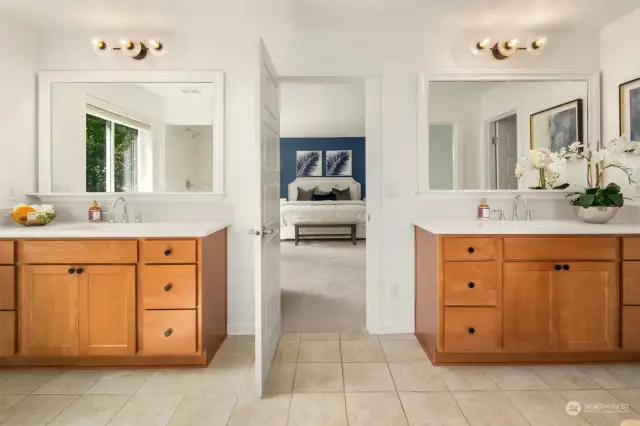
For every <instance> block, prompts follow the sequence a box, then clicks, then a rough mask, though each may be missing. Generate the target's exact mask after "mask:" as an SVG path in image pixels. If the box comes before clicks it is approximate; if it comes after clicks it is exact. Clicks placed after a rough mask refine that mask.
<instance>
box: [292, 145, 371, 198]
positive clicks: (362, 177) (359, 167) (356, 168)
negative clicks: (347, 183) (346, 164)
mask: <svg viewBox="0 0 640 426" xmlns="http://www.w3.org/2000/svg"><path fill="white" fill-rule="evenodd" d="M364 142H365V139H364V138H363V137H362V138H361V137H357V138H282V139H280V197H281V198H287V195H288V188H289V184H290V183H291V182H293V181H294V180H296V151H312V150H317V151H322V176H326V175H327V170H326V168H327V165H326V158H327V150H328V151H335V150H341V149H350V150H351V151H352V154H351V155H352V156H351V164H352V172H353V179H355V181H356V182H358V183H360V184H361V185H362V196H363V197H366V195H367V175H366V158H367V155H366V151H365V143H364Z"/></svg>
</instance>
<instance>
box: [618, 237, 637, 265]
mask: <svg viewBox="0 0 640 426" xmlns="http://www.w3.org/2000/svg"><path fill="white" fill-rule="evenodd" d="M622 257H623V258H624V259H625V260H640V237H625V238H623V239H622Z"/></svg>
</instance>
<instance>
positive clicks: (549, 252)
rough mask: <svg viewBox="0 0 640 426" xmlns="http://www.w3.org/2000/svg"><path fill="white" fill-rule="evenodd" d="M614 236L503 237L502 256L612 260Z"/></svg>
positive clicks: (509, 257) (616, 251)
mask: <svg viewBox="0 0 640 426" xmlns="http://www.w3.org/2000/svg"><path fill="white" fill-rule="evenodd" d="M618 246H619V244H618V239H617V238H615V237H566V238H565V237H531V238H529V237H527V238H505V239H504V258H505V259H506V260H565V261H569V260H615V259H617V258H618Z"/></svg>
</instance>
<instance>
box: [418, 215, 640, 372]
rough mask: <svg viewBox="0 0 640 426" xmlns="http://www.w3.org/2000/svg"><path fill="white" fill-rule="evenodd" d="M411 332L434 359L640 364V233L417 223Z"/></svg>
mask: <svg viewBox="0 0 640 426" xmlns="http://www.w3.org/2000/svg"><path fill="white" fill-rule="evenodd" d="M414 225H415V256H416V295H415V330H416V331H415V333H416V336H417V338H418V340H419V341H420V343H421V344H422V345H423V347H424V348H425V350H426V352H427V354H428V356H429V358H430V359H431V360H432V362H434V363H435V364H473V363H580V362H616V361H639V360H640V328H639V327H638V324H640V230H638V227H633V226H623V225H615V224H608V225H591V224H583V223H580V222H571V221H566V222H562V221H559V222H543V221H541V222H535V221H534V222H478V221H467V222H464V221H460V222H430V221H424V222H421V221H416V222H415V223H414Z"/></svg>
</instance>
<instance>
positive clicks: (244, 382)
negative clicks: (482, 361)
mask: <svg viewBox="0 0 640 426" xmlns="http://www.w3.org/2000/svg"><path fill="white" fill-rule="evenodd" d="M252 365H253V337H229V339H227V341H226V342H225V343H224V345H223V347H222V349H221V351H220V352H219V353H218V354H217V355H216V358H215V359H214V361H213V363H212V364H211V365H210V366H209V368H207V369H162V370H155V369H154V370H103V371H89V370H74V371H52V370H29V371H24V370H3V371H0V425H3V426H7V425H30V426H31V425H33V426H35V425H55V426H98V425H118V426H121V425H132V426H133V425H135V426H164V425H169V426H200V425H202V426H224V425H226V426H259V425H262V426H272V425H274V426H287V425H289V426H334V425H338V426H342V425H345V426H346V425H349V426H396V425H398V426H400V425H402V426H407V425H412V426H435V425H444V426H458V425H460V426H467V425H472V426H475V425H487V426H501V425H506V426H518V425H534V426H537V425H540V426H548V425H555V426H560V425H587V426H588V425H604V426H609V425H611V426H614V425H615V426H618V425H620V422H621V421H622V420H624V419H627V418H640V415H638V414H637V413H638V412H640V365H612V366H607V365H599V366H580V367H568V366H567V367H564V366H553V367H449V368H444V367H434V366H432V365H431V364H430V363H429V361H428V360H427V358H426V356H425V355H424V353H423V352H422V349H421V348H420V346H419V344H418V343H417V341H416V340H415V339H414V337H413V336H412V335H397V336H379V337H376V336H370V335H367V334H365V333H362V332H351V333H303V334H299V333H289V334H285V335H283V336H282V340H281V343H280V345H279V348H278V351H277V354H276V359H275V362H274V365H273V368H272V371H271V375H270V377H269V379H268V383H267V395H266V397H265V398H263V399H257V398H255V397H254V394H253V383H254V381H253V370H252ZM569 401H577V402H579V403H581V404H602V405H599V406H594V407H596V408H597V409H596V410H591V412H586V410H583V411H582V413H580V414H579V415H577V416H569V415H568V414H567V413H566V412H565V407H566V405H567V403H568V402H569ZM583 407H586V406H584V405H583ZM607 410H608V411H607Z"/></svg>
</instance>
